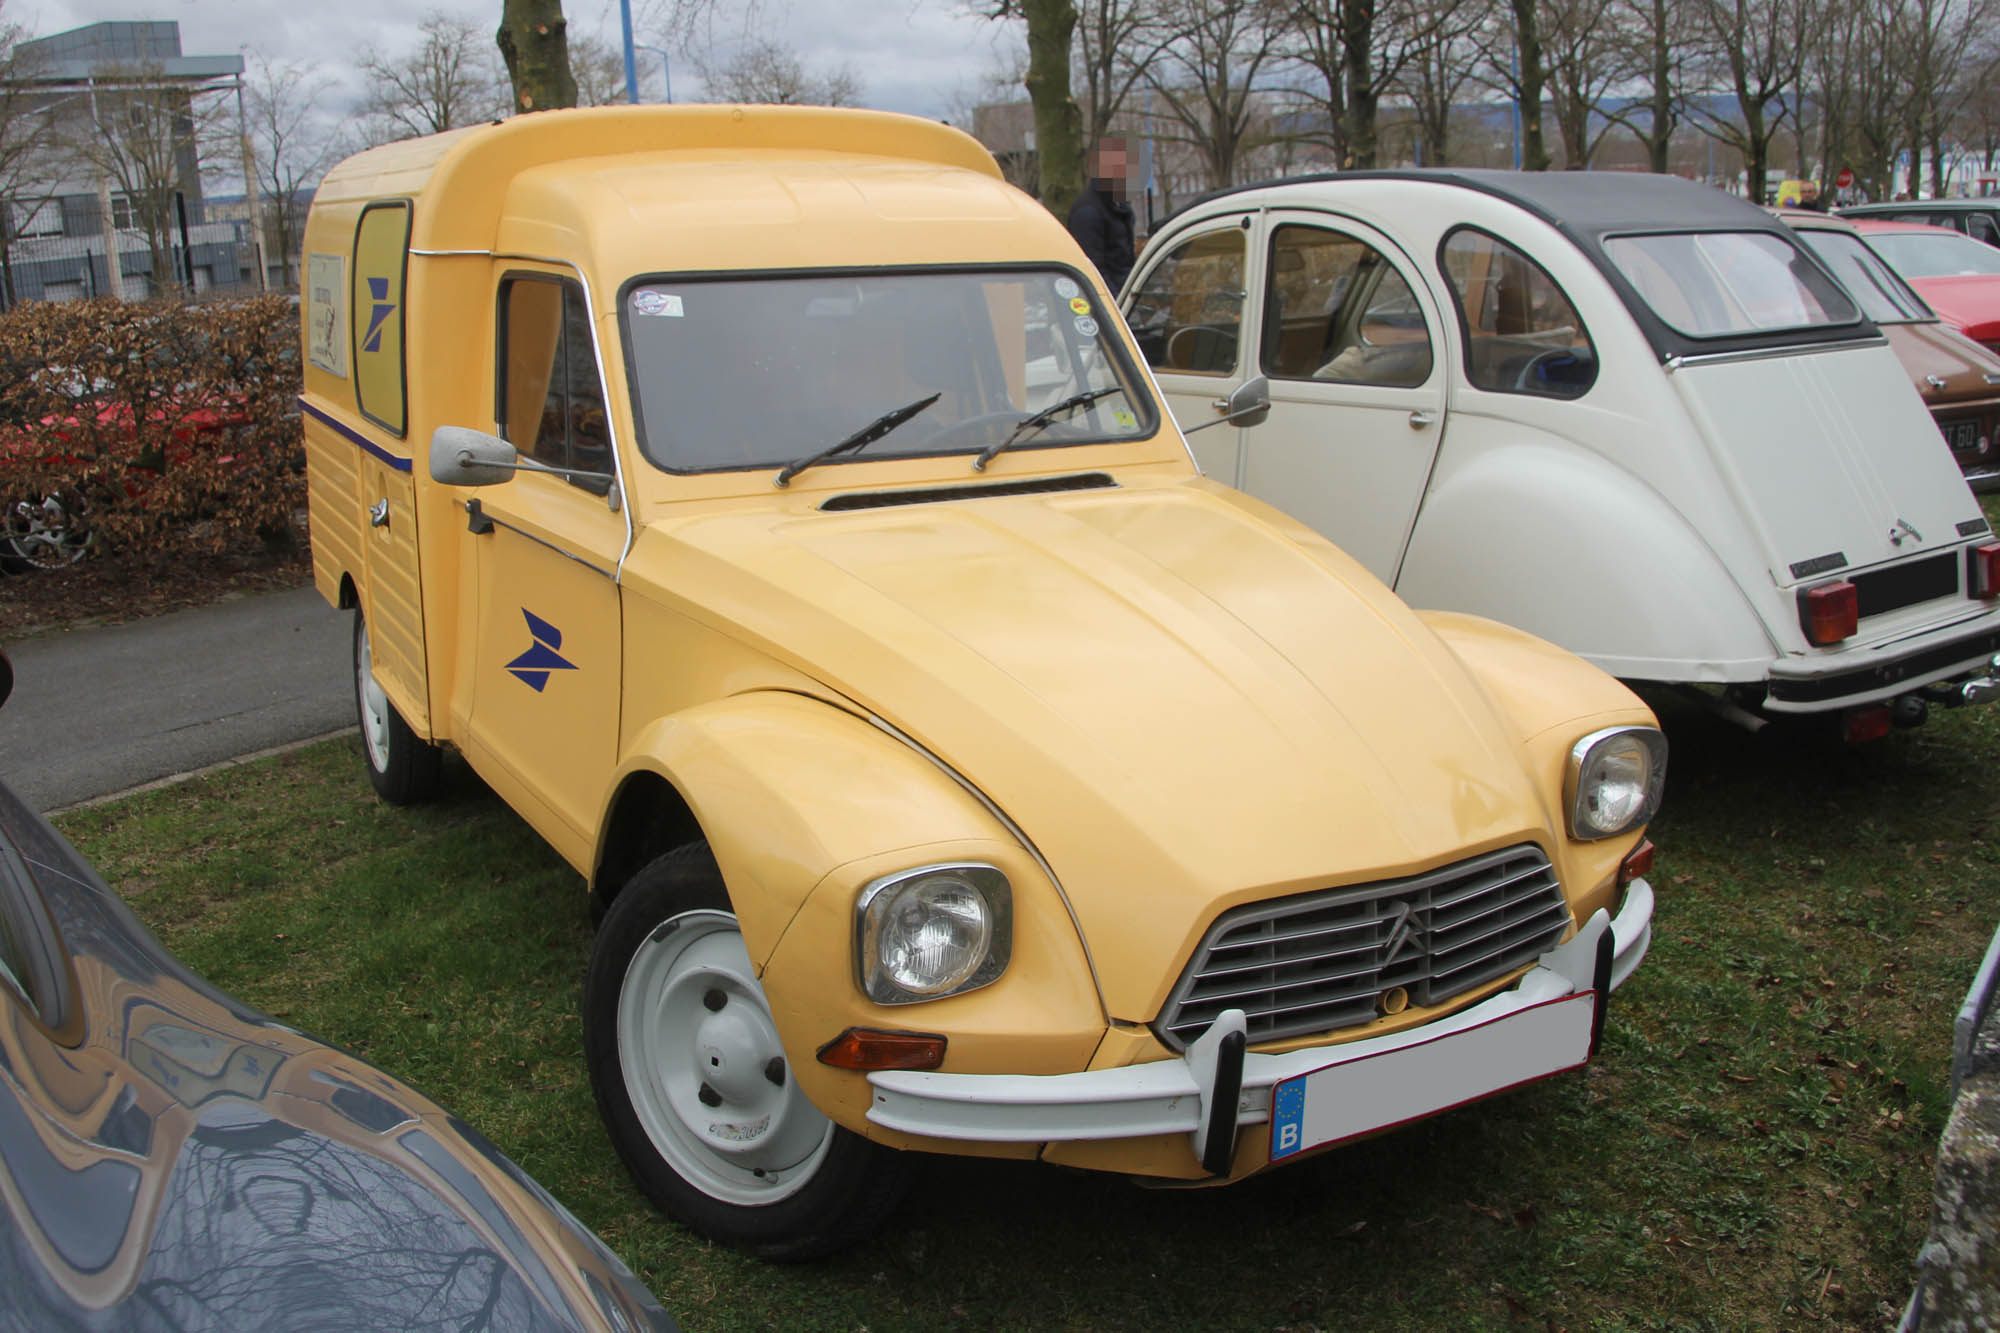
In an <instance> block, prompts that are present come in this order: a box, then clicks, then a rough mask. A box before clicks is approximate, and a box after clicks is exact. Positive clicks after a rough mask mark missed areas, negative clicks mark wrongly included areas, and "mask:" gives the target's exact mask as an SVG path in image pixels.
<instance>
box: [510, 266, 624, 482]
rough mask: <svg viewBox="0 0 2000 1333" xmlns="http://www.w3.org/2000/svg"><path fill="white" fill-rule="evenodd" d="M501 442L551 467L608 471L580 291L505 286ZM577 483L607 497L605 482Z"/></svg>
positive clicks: (531, 283)
mask: <svg viewBox="0 0 2000 1333" xmlns="http://www.w3.org/2000/svg"><path fill="white" fill-rule="evenodd" d="M496 378H497V381H498V384H499V402H498V404H497V407H496V412H495V414H496V415H497V416H498V417H499V419H500V435H501V438H503V439H505V440H507V441H508V442H510V443H511V444H513V445H514V447H515V448H517V449H519V450H520V451H521V452H522V453H524V454H527V455H528V456H529V457H531V458H533V459H535V461H537V462H540V463H547V464H548V465H550V466H551V467H566V468H577V469H580V470H582V471H586V472H609V471H611V470H612V464H611V430H610V426H609V422H608V418H607V416H606V414H605V410H604V389H603V384H602V381H600V380H599V378H598V374H597V345H596V341H595V340H594V339H593V338H592V336H591V328H590V307H589V304H588V303H587V302H586V301H585V300H584V295H583V288H582V286H581V285H580V284H578V283H576V282H574V281H572V280H571V279H568V278H553V277H542V276H539V275H535V276H529V275H520V276H516V277H511V278H509V279H507V281H506V282H504V283H502V284H501V287H500V364H499V368H498V374H497V377H496ZM576 484H577V485H581V486H587V487H588V488H589V489H592V490H598V491H602V490H603V489H604V487H605V483H603V482H595V483H592V482H583V481H578V482H577V483H576Z"/></svg>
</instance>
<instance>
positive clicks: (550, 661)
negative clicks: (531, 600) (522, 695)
mask: <svg viewBox="0 0 2000 1333" xmlns="http://www.w3.org/2000/svg"><path fill="white" fill-rule="evenodd" d="M521 614H522V615H523V616H525V617H527V621H528V635H529V637H530V638H532V639H533V640H534V643H533V644H532V645H530V646H529V648H528V651H527V652H525V653H522V654H521V655H520V656H519V657H517V658H515V659H514V660H513V661H511V662H509V663H508V664H507V670H508V671H509V672H510V673H511V674H512V675H513V677H514V678H515V679H516V680H518V681H520V682H521V683H522V684H523V685H526V686H527V687H528V688H529V689H531V690H533V691H534V692H535V693H536V694H540V693H541V692H542V691H543V690H544V689H546V688H547V687H548V683H549V673H550V672H552V671H574V670H576V663H574V662H572V661H570V660H569V659H568V658H566V657H564V656H563V655H562V654H561V653H559V652H557V651H556V649H558V648H560V647H562V631H561V630H559V629H557V628H556V627H555V626H554V625H551V624H550V623H549V622H548V621H546V620H543V619H542V618H541V617H540V616H538V615H536V614H535V613H534V612H533V611H530V610H529V609H528V608H527V607H525V606H524V607H522V608H521Z"/></svg>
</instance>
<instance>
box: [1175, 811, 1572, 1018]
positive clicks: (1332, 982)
mask: <svg viewBox="0 0 2000 1333" xmlns="http://www.w3.org/2000/svg"><path fill="white" fill-rule="evenodd" d="M1569 922H1570V914H1569V907H1568V904H1567V903H1566V902H1565V901H1564V900H1563V894H1562V886H1561V884H1559V883H1558V882H1557V880H1556V874H1555V871H1554V870H1553V869H1551V868H1550V866H1549V861H1548V858H1547V857H1545V856H1543V855H1542V853H1541V849H1540V848H1537V847H1534V846H1528V845H1524V846H1520V847H1513V848H1509V849H1508V850H1506V851H1504V852H1491V853H1488V854H1487V855H1485V856H1477V857H1474V858H1472V859H1471V860H1469V861H1461V862H1459V863H1458V864H1456V865H1451V866H1446V867H1445V868H1444V869H1442V870H1434V871H1432V872H1431V873H1429V874H1427V875H1418V876H1416V877H1414V878H1411V879H1399V880H1392V881H1389V882H1388V883H1382V884H1364V885H1359V886H1352V887H1348V888H1341V889H1323V890H1320V891H1319V892H1316V893H1304V894H1300V895H1298V896H1296V897H1292V898H1281V899H1278V900H1276V901H1273V902H1266V903H1253V904H1251V905H1249V906H1247V907H1238V908H1235V909H1233V910H1231V911H1228V912H1225V913H1223V915H1222V916H1221V917H1219V918H1218V919H1217V920H1216V922H1215V924H1214V925H1213V926H1210V927H1209V929H1208V934H1207V935H1205V936H1203V937H1202V941H1201V944H1200V946H1199V947H1197V948H1196V949H1195V952H1194V958H1193V959H1192V960H1191V961H1190V962H1189V963H1188V966H1187V970H1186V971H1184V972H1182V973H1181V979H1180V981H1179V983H1178V984H1177V985H1175V987H1174V991H1173V994H1172V995H1171V996H1169V997H1168V998H1167V1006H1166V1008H1165V1010H1163V1011H1162V1012H1161V1015H1160V1018H1159V1020H1158V1021H1157V1022H1156V1023H1155V1024H1154V1025H1153V1031H1154V1032H1155V1034H1157V1035H1158V1036H1159V1038H1160V1040H1161V1041H1164V1042H1166V1043H1167V1044H1168V1045H1169V1046H1171V1047H1173V1048H1174V1049H1175V1050H1184V1049H1185V1048H1186V1047H1187V1045H1188V1043H1189V1042H1191V1041H1193V1040H1194V1039H1195V1038H1197V1037H1199V1036H1200V1035H1201V1034H1202V1033H1203V1032H1205V1031H1206V1030H1207V1029H1208V1026H1209V1024H1211V1023H1213V1022H1214V1021H1215V1019H1216V1017H1217V1016H1218V1015H1219V1014H1221V1013H1222V1012H1223V1011H1224V1010H1225V1009H1241V1010H1243V1012H1244V1013H1245V1015H1247V1016H1248V1019H1249V1028H1250V1032H1249V1035H1250V1041H1251V1042H1252V1043H1253V1044H1254V1043H1257V1042H1263V1041H1276V1040H1279V1039H1281V1038H1285V1037H1295V1036H1301V1035H1304V1034H1306V1033H1311V1032H1328V1031H1332V1030H1333V1029H1336V1028H1344V1027H1352V1026H1354V1025H1355V1024H1358V1023H1366V1022H1368V1021H1369V1020H1370V1019H1373V1018H1374V1017H1375V1016H1376V1007H1375V1006H1376V1000H1377V998H1378V997H1379V996H1380V995H1381V994H1382V993H1383V992H1384V991H1387V990H1389V989H1391V988H1393V987H1397V986H1401V987H1403V988H1404V989H1405V990H1406V991H1408V992H1409V997H1410V1003H1412V1004H1414V1005H1433V1004H1442V1003H1444V1002H1445V1001H1446V1000H1449V999H1451V997H1452V996H1454V995H1459V994H1462V993H1463V992H1465V991H1467V990H1470V989H1471V988H1472V987H1474V986H1477V985H1479V984H1480V983H1482V982H1486V981H1491V980H1493V979H1494V978H1495V977H1499V976H1505V975H1506V974H1507V973H1509V972H1511V971H1513V970H1514V969H1516V968H1519V967H1523V966H1526V965H1527V964H1528V963H1531V962H1533V961H1534V960H1535V958H1536V957H1538V956H1539V955H1541V954H1542V953H1545V952H1547V951H1548V950H1549V949H1552V948H1554V947H1555V945H1556V943H1557V942H1558V941H1560V940H1561V939H1562V935H1563V931H1564V930H1565V929H1566V928H1567V927H1568V926H1569Z"/></svg>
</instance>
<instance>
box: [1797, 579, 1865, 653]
mask: <svg viewBox="0 0 2000 1333" xmlns="http://www.w3.org/2000/svg"><path fill="white" fill-rule="evenodd" d="M1799 624H1800V625H1801V626H1802V627H1803V628H1804V629H1805V632H1806V638H1807V639H1808V640H1810V641H1811V642H1813V643H1821V644H1825V643H1839V642H1840V641H1841V640H1842V639H1846V638H1850V637H1852V636H1853V634H1854V631H1855V630H1857V629H1859V628H1860V627H1861V595H1860V593H1859V592H1857V591H1856V590H1855V587H1854V585H1853V584H1852V583H1849V582H1848V581H1847V580H1846V579H1837V580H1835V581H1834V582H1832V583H1822V584H1820V585H1819V586H1818V587H1816V588H1805V589H1802V590H1801V591H1800V593H1799Z"/></svg>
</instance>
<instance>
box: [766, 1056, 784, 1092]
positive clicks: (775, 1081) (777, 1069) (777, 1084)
mask: <svg viewBox="0 0 2000 1333" xmlns="http://www.w3.org/2000/svg"><path fill="white" fill-rule="evenodd" d="M764 1077H765V1078H767V1079H769V1080H770V1082H771V1086H772V1087H774V1088H782V1087H784V1086H785V1057H784V1056H782V1055H774V1056H772V1057H771V1058H770V1060H769V1061H767V1062H766V1063H765V1065H764Z"/></svg>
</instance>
